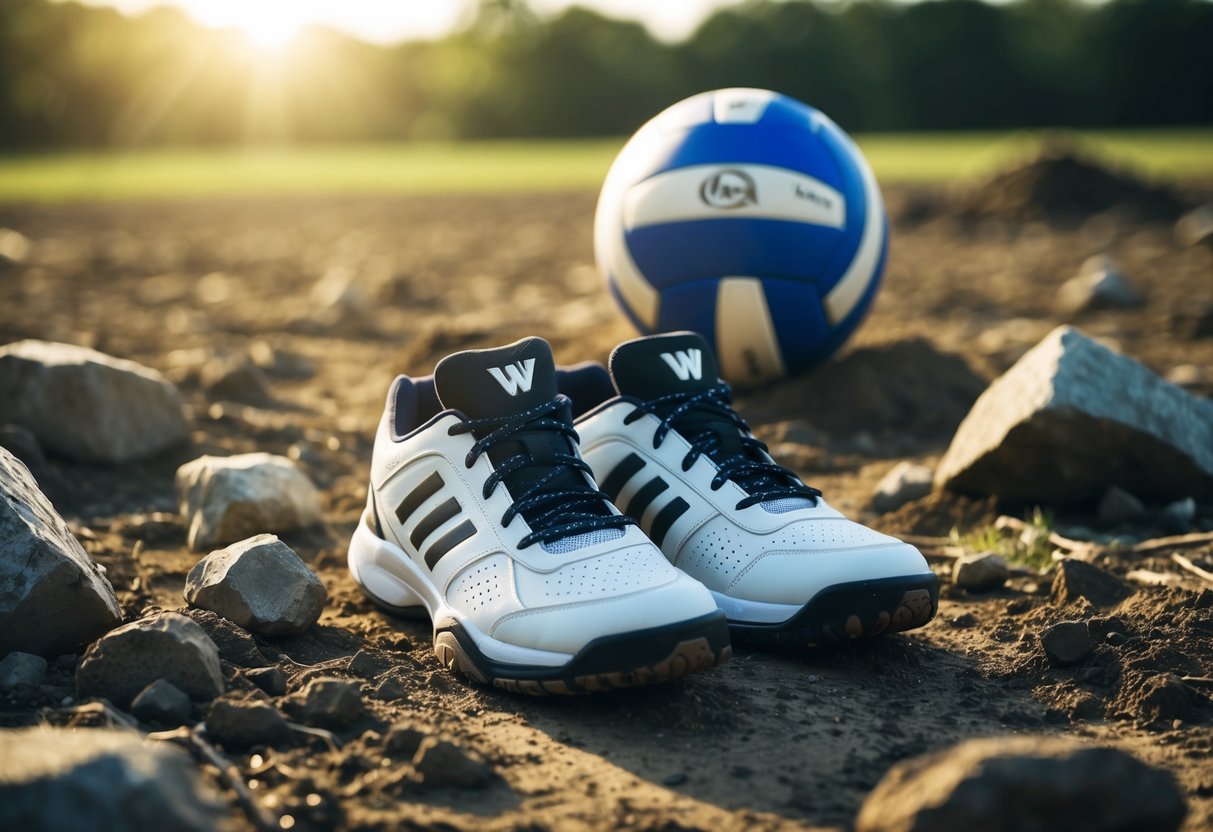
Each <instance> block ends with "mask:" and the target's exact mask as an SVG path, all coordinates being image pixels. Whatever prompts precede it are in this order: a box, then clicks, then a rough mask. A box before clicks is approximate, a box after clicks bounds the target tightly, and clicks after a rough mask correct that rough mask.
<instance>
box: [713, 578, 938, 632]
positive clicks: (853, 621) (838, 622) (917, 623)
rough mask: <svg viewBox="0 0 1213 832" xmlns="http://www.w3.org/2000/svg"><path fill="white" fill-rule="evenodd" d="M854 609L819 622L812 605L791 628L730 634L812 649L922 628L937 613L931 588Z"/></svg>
mask: <svg viewBox="0 0 1213 832" xmlns="http://www.w3.org/2000/svg"><path fill="white" fill-rule="evenodd" d="M856 600H857V603H856V604H855V605H854V608H853V610H852V611H850V612H849V613H846V614H839V613H838V612H837V610H833V611H831V612H832V614H830V615H829V616H828V617H823V618H821V619H818V618H817V617H816V616H814V615H813V609H812V605H810V606H809V607H806V609H805V611H804V614H802V615H801V616H798V617H797V618H798V619H799V620H798V621H796V622H795V623H794V624H792V626H786V627H783V628H780V629H778V630H776V629H766V628H757V627H745V626H740V627H738V626H733V627H730V628H729V629H730V633H731V635H732V637H733V640H734V641H736V642H737V643H739V644H753V645H759V646H763V645H765V646H772V647H814V646H820V645H827V644H836V643H838V642H841V641H848V640H851V639H858V638H867V637H870V636H878V635H887V634H892V633H901V632H905V631H906V630H913V629H916V628H918V627H922V626H923V625H925V624H926V623H927V622H929V621H930V620H931V619H932V618H934V617H935V612H936V610H937V609H938V591H937V590H935V589H933V588H918V589H908V590H905V591H904V592H903V593H902V594H901V597H900V599H899V600H897V601H896V602H895V603H880V602H879V601H877V602H876V604H875V605H873V604H872V603H871V601H872V600H874V599H872V598H871V596H868V597H866V598H864V599H863V600H866V601H868V603H862V602H860V599H858V598H857V599H856Z"/></svg>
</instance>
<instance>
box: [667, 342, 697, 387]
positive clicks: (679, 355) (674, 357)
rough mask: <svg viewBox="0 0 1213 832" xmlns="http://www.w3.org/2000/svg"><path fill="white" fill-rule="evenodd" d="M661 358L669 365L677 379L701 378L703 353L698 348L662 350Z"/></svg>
mask: <svg viewBox="0 0 1213 832" xmlns="http://www.w3.org/2000/svg"><path fill="white" fill-rule="evenodd" d="M661 358H662V360H664V361H665V363H666V364H669V365H670V369H671V370H673V371H674V375H676V376H678V380H679V381H690V380H691V379H696V380H699V379H701V378H703V354H702V353H701V352H700V351H699V350H695V349H691V350H678V351H677V352H674V353H669V352H663V353H662V354H661Z"/></svg>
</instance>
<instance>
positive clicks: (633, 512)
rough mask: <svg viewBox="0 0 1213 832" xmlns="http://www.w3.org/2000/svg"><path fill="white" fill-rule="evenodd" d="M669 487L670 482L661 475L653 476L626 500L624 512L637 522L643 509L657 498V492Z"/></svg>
mask: <svg viewBox="0 0 1213 832" xmlns="http://www.w3.org/2000/svg"><path fill="white" fill-rule="evenodd" d="M669 487H670V484H669V483H667V482H666V481H665V480H663V479H662V478H661V477H653V479H651V480H649V481H648V482H647V483H645V486H644V487H643V488H641V489H640V490H639V491H637V492H636V494H635V495H634V496H633V497H632V499H631V500H629V501H628V507H627V509H626V510H625V511H624V514H626V515H628V516H629V517H631V518H632V519H633V520H635V521H636V522H637V523H639V522H640V517H641V515H642V514H644V510H645V509H646V508H648V507H649V506H650V505H651V504H652V502H653V501H654V500H656V499H657V495H658V494H660V493H661V492H662V491H665V490H666V489H667V488H669Z"/></svg>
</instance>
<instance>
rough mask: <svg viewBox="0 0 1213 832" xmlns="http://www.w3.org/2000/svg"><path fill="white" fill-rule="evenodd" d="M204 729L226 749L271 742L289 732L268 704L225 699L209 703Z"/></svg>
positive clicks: (286, 735)
mask: <svg viewBox="0 0 1213 832" xmlns="http://www.w3.org/2000/svg"><path fill="white" fill-rule="evenodd" d="M206 732H207V733H208V734H210V735H211V736H212V737H214V738H215V739H216V740H218V741H219V742H220V743H222V744H223V745H225V746H227V747H229V748H249V747H251V746H254V745H274V744H275V743H281V742H283V741H284V740H286V739H288V738H289V737H290V735H291V729H290V728H289V727H288V726H287V724H286V720H285V719H283V718H282V714H280V713H278V709H277V708H275V707H273V706H272V705H267V704H265V703H264V702H234V701H229V700H226V699H216V700H215V701H214V702H212V703H211V709H210V711H209V712H208V713H207V715H206Z"/></svg>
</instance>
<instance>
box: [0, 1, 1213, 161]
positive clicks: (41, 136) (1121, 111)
mask: <svg viewBox="0 0 1213 832" xmlns="http://www.w3.org/2000/svg"><path fill="white" fill-rule="evenodd" d="M1210 44H1213V2H1210V0H1109V2H1106V3H1101V4H1090V3H1086V2H1082V1H1081V0H1013V2H1010V3H1005V4H998V5H991V4H987V3H985V2H981V0H927V1H926V2H921V3H913V4H906V3H897V2H891V0H842V2H829V3H825V2H814V1H813V0H746V2H742V3H739V4H737V5H734V6H730V7H725V8H722V9H720V10H718V11H717V12H715V13H714V14H712V15H711V16H710V17H709V18H708V19H706V20H705V21H704V22H703V23H702V24H701V25H700V26H699V28H698V29H697V30H696V31H695V32H694V33H693V34H692V35H691V36H690V37H689V38H687V39H686V40H685V41H684V42H682V43H678V44H668V43H664V42H661V41H658V40H656V39H655V38H653V36H652V35H651V34H650V33H649V32H648V31H647V30H646V29H644V28H643V27H642V26H640V25H639V24H636V23H633V22H627V21H621V20H613V19H611V18H609V17H605V16H603V15H602V14H599V13H598V12H594V11H590V10H587V9H584V8H577V7H571V8H567V9H565V10H564V11H562V12H560V13H559V14H556V15H553V16H543V15H540V14H538V13H536V12H535V11H534V9H533V8H532V7H531V6H530V5H528V3H527V2H526V0H483V2H481V4H480V5H479V6H478V7H477V9H476V12H475V14H474V15H473V16H472V17H471V18H470V19H469V21H468V24H467V25H466V26H465V27H464V28H462V29H461V30H460V31H458V32H456V33H454V34H452V35H450V36H449V37H446V38H443V39H440V40H434V41H428V42H418V43H408V44H401V45H398V46H392V47H380V46H375V45H371V44H367V43H363V42H360V41H357V40H354V39H351V38H349V37H346V36H344V35H341V34H338V33H336V32H332V31H328V30H325V29H319V28H315V29H309V30H307V31H305V32H304V33H302V34H301V35H300V37H299V38H297V40H296V42H295V43H293V44H290V45H289V46H287V47H286V48H285V49H284V50H282V51H281V52H267V51H262V50H258V49H256V48H255V47H253V46H252V45H251V44H250V43H249V42H248V41H247V39H246V38H245V37H244V36H243V35H242V34H241V33H240V32H238V31H235V30H218V31H216V30H211V29H206V28H204V27H201V26H199V25H197V24H195V23H193V22H192V21H191V20H190V19H189V18H187V17H186V16H185V15H183V14H182V13H180V12H177V11H173V10H171V9H165V8H158V9H156V10H154V11H152V12H150V13H148V14H144V15H141V16H138V17H133V18H131V17H125V16H123V15H120V14H118V13H117V12H115V11H113V10H112V9H106V8H97V7H93V6H83V5H79V4H77V3H73V2H66V3H61V2H50V0H0V147H3V148H9V149H23V148H24V149H28V148H48V147H104V146H114V145H117V146H128V145H151V144H187V143H193V144H206V143H236V142H249V141H256V142H264V141H346V140H382V139H398V138H407V137H418V138H449V137H482V136H592V135H604V134H621V133H628V132H631V131H632V130H634V129H636V128H637V127H638V126H639V125H640V124H641V123H643V122H644V121H645V120H646V119H648V118H649V117H650V116H652V115H653V114H655V113H656V112H658V111H659V110H661V109H662V108H663V107H665V106H666V105H668V104H670V103H672V102H673V101H676V100H678V99H679V98H682V97H684V96H686V95H690V94H692V93H694V92H698V91H701V90H705V89H711V88H715V87H723V86H743V85H745V86H759V87H769V88H772V89H776V90H779V91H781V92H785V93H788V94H790V95H793V96H795V97H797V98H801V99H803V100H805V101H808V102H809V103H811V104H813V105H815V106H817V107H820V108H821V109H823V110H824V111H826V112H828V113H829V114H830V115H831V116H833V117H834V118H835V119H836V120H838V121H839V122H840V123H841V124H842V125H843V126H844V127H846V128H847V129H849V130H891V129H900V130H913V129H953V128H955V129H972V128H1006V127H1016V126H1041V125H1059V126H1066V125H1083V126H1087V125H1107V126H1135V125H1147V124H1204V123H1209V122H1210V121H1213V48H1211V47H1210Z"/></svg>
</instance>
